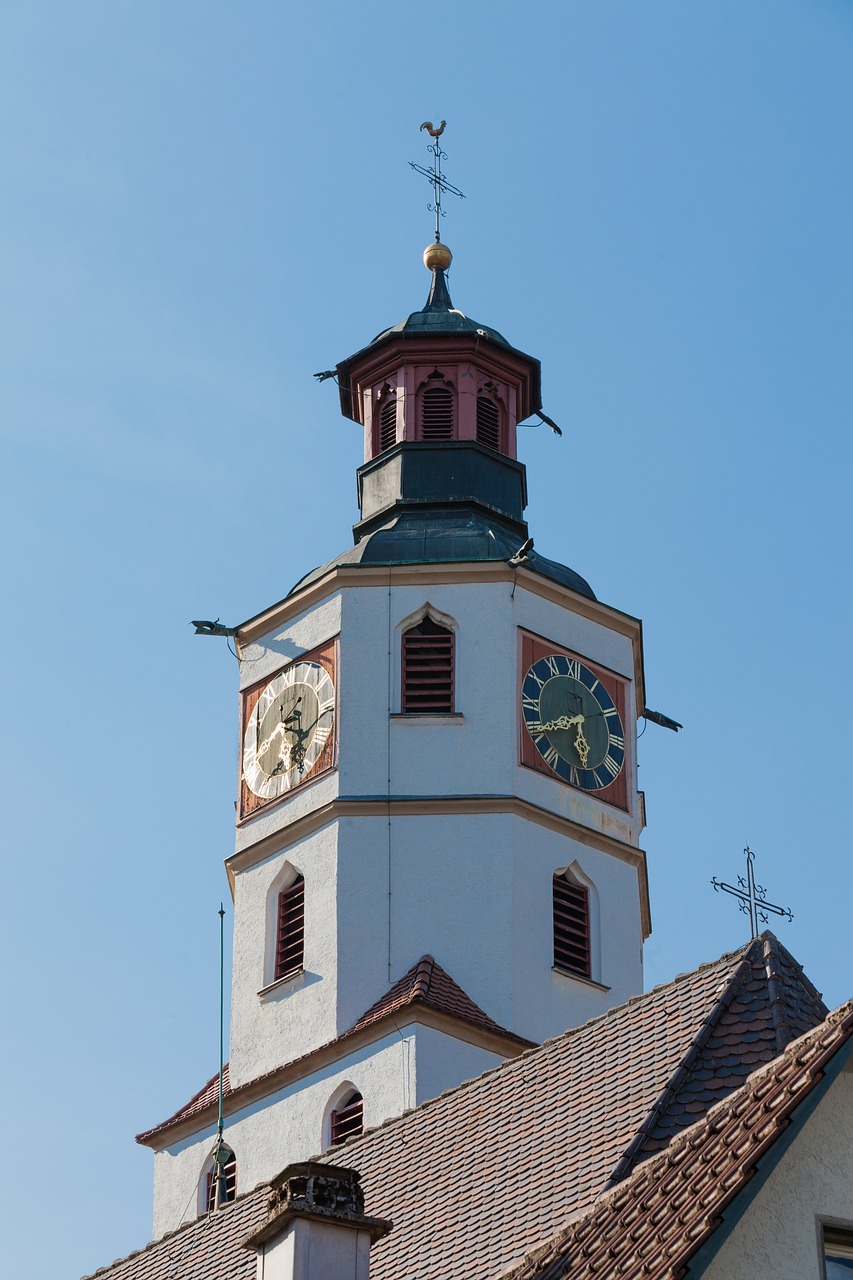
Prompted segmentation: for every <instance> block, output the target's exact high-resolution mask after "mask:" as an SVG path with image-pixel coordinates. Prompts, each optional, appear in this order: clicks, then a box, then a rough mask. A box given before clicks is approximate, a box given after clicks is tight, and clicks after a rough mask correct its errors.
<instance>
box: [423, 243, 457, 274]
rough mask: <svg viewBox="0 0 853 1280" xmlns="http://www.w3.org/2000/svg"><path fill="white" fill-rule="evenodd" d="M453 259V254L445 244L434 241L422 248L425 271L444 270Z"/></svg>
mask: <svg viewBox="0 0 853 1280" xmlns="http://www.w3.org/2000/svg"><path fill="white" fill-rule="evenodd" d="M452 261H453V254H452V253H451V252H450V250H449V249H448V247H447V245H446V244H441V243H440V242H438V241H436V242H435V243H434V244H428V245H427V247H426V248H425V249H424V266H425V267H426V269H427V271H446V270H447V268H448V267H449V266H450V264H451V262H452Z"/></svg>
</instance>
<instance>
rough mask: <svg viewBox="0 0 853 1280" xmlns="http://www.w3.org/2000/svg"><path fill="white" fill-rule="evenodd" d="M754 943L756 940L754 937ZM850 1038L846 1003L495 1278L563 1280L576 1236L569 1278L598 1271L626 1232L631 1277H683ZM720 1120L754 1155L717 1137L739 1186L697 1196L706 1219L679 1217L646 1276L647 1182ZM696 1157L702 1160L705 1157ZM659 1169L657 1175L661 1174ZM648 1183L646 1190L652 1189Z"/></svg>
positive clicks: (653, 1209)
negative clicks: (775, 1093)
mask: <svg viewBox="0 0 853 1280" xmlns="http://www.w3.org/2000/svg"><path fill="white" fill-rule="evenodd" d="M759 941H763V940H762V939H759ZM851 1037H853V1000H848V1001H847V1002H846V1003H845V1004H843V1005H840V1006H839V1008H838V1009H836V1010H834V1011H833V1012H832V1013H829V1014H827V1016H826V1018H825V1019H824V1020H823V1021H822V1022H820V1023H818V1024H817V1026H815V1027H812V1028H811V1029H810V1030H809V1031H806V1032H804V1033H803V1034H802V1035H801V1036H798V1037H797V1038H796V1039H795V1040H792V1041H791V1042H790V1044H789V1045H788V1046H787V1047H786V1049H785V1050H784V1051H783V1052H782V1053H781V1054H778V1055H777V1056H776V1057H775V1058H773V1059H772V1060H771V1061H770V1062H767V1063H764V1064H763V1065H762V1066H761V1067H759V1068H758V1069H757V1070H756V1071H755V1072H753V1074H752V1075H751V1076H750V1077H749V1078H748V1080H746V1081H745V1082H744V1084H742V1085H741V1087H740V1088H739V1089H737V1090H735V1092H734V1093H732V1094H730V1095H729V1097H727V1098H723V1099H721V1100H720V1101H719V1102H717V1103H715V1104H714V1106H712V1107H711V1108H710V1110H709V1111H708V1112H706V1114H705V1115H704V1116H703V1117H702V1118H701V1120H698V1121H696V1122H695V1124H693V1125H691V1126H690V1127H689V1128H687V1129H684V1130H683V1131H682V1132H681V1133H679V1134H677V1135H676V1136H675V1137H674V1138H673V1140H672V1142H671V1143H670V1144H669V1146H667V1147H666V1148H664V1150H662V1151H659V1152H656V1153H655V1154H654V1155H653V1156H652V1157H651V1158H650V1159H649V1160H647V1161H645V1162H644V1163H643V1164H642V1165H641V1166H640V1167H639V1168H638V1169H636V1170H634V1172H633V1173H632V1175H631V1177H630V1179H628V1180H627V1181H623V1182H621V1183H619V1184H617V1185H616V1186H614V1187H612V1188H610V1190H609V1191H607V1192H606V1193H605V1194H604V1195H602V1196H600V1197H599V1198H598V1199H597V1200H595V1201H594V1202H593V1203H592V1204H591V1205H589V1206H588V1207H587V1208H586V1209H585V1210H583V1211H582V1212H581V1213H579V1214H576V1215H574V1216H573V1217H572V1218H571V1219H570V1220H569V1221H568V1222H566V1223H565V1224H564V1226H563V1227H562V1228H561V1229H560V1231H558V1232H556V1233H555V1234H554V1235H553V1236H552V1237H551V1239H550V1240H547V1241H546V1242H545V1243H544V1244H542V1245H540V1246H538V1247H537V1248H535V1249H533V1250H531V1251H530V1252H529V1253H528V1254H527V1255H526V1257H524V1258H522V1259H521V1261H520V1262H517V1263H514V1264H511V1265H510V1266H509V1267H507V1268H506V1269H504V1270H503V1271H502V1272H501V1273H500V1277H499V1280H534V1277H541V1280H558V1277H559V1278H560V1280H562V1278H563V1277H567V1276H568V1275H569V1274H570V1272H569V1271H568V1270H567V1268H568V1267H569V1266H570V1265H572V1259H571V1258H569V1257H567V1256H566V1252H565V1251H566V1250H567V1249H568V1248H569V1247H570V1246H571V1242H572V1235H573V1234H575V1233H577V1245H578V1247H579V1253H580V1256H579V1257H578V1259H577V1264H579V1265H572V1271H571V1274H572V1275H575V1274H579V1273H580V1268H582V1269H583V1275H591V1274H593V1273H594V1272H597V1271H598V1269H599V1266H600V1262H598V1259H600V1258H601V1255H602V1251H606V1252H607V1255H608V1257H610V1258H616V1257H617V1256H618V1253H617V1252H616V1249H617V1245H616V1242H614V1240H613V1238H612V1234H616V1235H617V1239H618V1238H619V1236H622V1235H624V1234H625V1233H626V1232H627V1233H628V1234H629V1237H630V1240H631V1245H632V1251H631V1255H630V1258H631V1266H632V1267H634V1268H635V1270H633V1271H632V1272H631V1273H630V1274H639V1272H640V1270H641V1269H642V1274H643V1275H644V1276H647V1277H649V1280H654V1278H655V1277H658V1276H661V1277H662V1276H664V1275H665V1276H667V1277H669V1276H672V1275H680V1274H682V1271H683V1269H684V1268H685V1267H686V1266H687V1264H688V1263H689V1261H690V1260H691V1258H692V1257H693V1256H694V1255H695V1253H696V1251H697V1250H698V1249H699V1248H700V1246H701V1245H702V1244H703V1243H704V1242H705V1241H706V1240H707V1239H708V1238H709V1237H710V1235H711V1234H712V1233H713V1231H714V1230H715V1229H716V1227H717V1226H718V1225H719V1221H720V1215H721V1214H722V1212H723V1211H724V1209H725V1208H726V1207H727V1206H728V1204H730V1203H731V1201H732V1200H733V1199H734V1197H735V1196H736V1195H737V1194H738V1192H739V1191H740V1189H741V1187H742V1183H743V1181H744V1180H745V1179H746V1177H748V1176H751V1175H750V1174H749V1173H748V1172H747V1171H748V1170H750V1169H753V1168H754V1166H756V1165H757V1163H758V1161H759V1160H760V1159H761V1157H762V1156H763V1155H764V1154H766V1152H767V1150H769V1148H770V1147H771V1146H772V1145H773V1143H774V1142H775V1141H776V1140H777V1138H778V1137H779V1136H780V1134H781V1133H782V1132H784V1130H785V1129H786V1128H787V1124H788V1120H789V1117H790V1115H791V1114H792V1113H793V1112H794V1111H795V1110H796V1108H797V1107H798V1106H799V1105H800V1104H801V1102H802V1101H803V1100H804V1099H805V1098H806V1097H808V1095H809V1094H810V1093H811V1092H812V1091H813V1090H814V1088H815V1087H816V1086H817V1085H819V1084H820V1082H821V1081H822V1080H823V1079H824V1078H825V1068H826V1066H827V1065H828V1063H829V1062H830V1061H831V1059H832V1058H833V1057H834V1056H835V1054H836V1053H837V1052H838V1051H839V1050H840V1049H841V1048H842V1047H843V1046H844V1045H845V1044H846V1043H848V1042H849V1041H850V1039H851ZM794 1068H800V1069H801V1071H800V1073H799V1074H798V1075H797V1076H796V1077H795V1078H794V1079H793V1080H790V1079H786V1072H787V1071H788V1069H794ZM774 1073H776V1075H777V1081H776V1083H777V1084H778V1085H779V1087H780V1089H783V1090H784V1092H783V1099H782V1101H781V1102H780V1103H779V1104H778V1105H776V1106H770V1104H769V1102H768V1099H767V1093H766V1077H768V1076H773V1074H774ZM750 1108H752V1109H755V1108H762V1109H763V1110H764V1111H768V1112H769V1113H772V1117H773V1128H772V1129H771V1131H770V1132H769V1133H768V1128H770V1125H769V1124H768V1125H757V1124H756V1123H755V1121H753V1122H752V1123H751V1124H749V1125H747V1117H748V1113H749V1111H750ZM727 1119H728V1120H733V1121H740V1122H741V1123H742V1125H743V1127H745V1128H746V1127H748V1128H749V1129H750V1130H751V1131H752V1132H753V1133H754V1134H755V1135H756V1138H757V1141H756V1144H755V1147H754V1149H750V1150H749V1152H748V1153H745V1152H744V1147H743V1144H742V1143H736V1142H734V1140H733V1139H729V1140H725V1139H723V1142H724V1144H725V1146H726V1153H727V1156H728V1157H729V1158H730V1162H736V1161H737V1160H738V1159H743V1160H744V1161H745V1164H744V1166H743V1168H742V1169H738V1167H737V1164H735V1167H734V1172H735V1173H740V1174H741V1175H742V1176H741V1180H740V1183H739V1182H738V1181H737V1180H733V1179H732V1173H731V1171H730V1172H729V1173H728V1175H727V1176H726V1177H725V1178H724V1179H723V1180H722V1181H723V1182H724V1185H723V1186H722V1190H721V1193H720V1202H719V1203H717V1204H710V1205H709V1204H708V1201H709V1193H708V1192H707V1191H703V1194H702V1196H701V1197H699V1198H698V1199H696V1200H695V1203H696V1204H697V1205H698V1204H701V1206H702V1207H703V1208H704V1211H705V1216H706V1221H705V1222H704V1223H701V1224H700V1226H701V1229H699V1230H697V1228H696V1227H694V1228H693V1229H692V1230H690V1229H689V1224H687V1223H685V1222H684V1221H683V1214H681V1215H679V1216H678V1221H677V1226H678V1230H679V1233H680V1238H681V1241H682V1243H681V1245H680V1247H679V1248H672V1247H670V1248H668V1249H667V1250H666V1254H665V1260H662V1268H663V1267H665V1270H664V1269H661V1270H660V1271H658V1270H653V1269H652V1265H651V1264H650V1263H649V1262H648V1260H647V1259H643V1258H642V1257H639V1256H638V1253H637V1250H638V1249H639V1248H641V1247H642V1245H643V1244H644V1243H645V1242H646V1241H647V1239H648V1234H649V1229H645V1230H644V1226H645V1224H644V1222H643V1219H642V1215H643V1212H644V1208H645V1212H646V1213H647V1214H651V1215H653V1216H654V1218H655V1220H656V1221H657V1218H658V1216H659V1213H660V1209H659V1206H657V1205H656V1204H655V1202H654V1191H655V1188H654V1185H653V1184H654V1182H655V1180H656V1178H658V1177H659V1178H660V1180H661V1181H663V1179H664V1178H665V1177H666V1170H671V1171H673V1172H674V1173H676V1174H677V1171H678V1170H679V1168H680V1167H681V1166H683V1165H684V1164H685V1155H686V1151H685V1148H686V1149H688V1150H689V1149H690V1148H692V1149H693V1150H694V1151H696V1152H698V1151H699V1150H700V1148H701V1147H702V1146H703V1143H707V1142H708V1141H709V1140H713V1138H714V1137H715V1136H717V1135H719V1134H720V1132H721V1131H722V1130H724V1129H725V1127H726V1120H727ZM702 1158H703V1159H707V1156H705V1157H702ZM662 1170H663V1171H664V1172H663V1173H661V1171H662ZM649 1184H652V1187H651V1189H650V1188H649ZM638 1195H641V1201H642V1203H641V1205H640V1207H639V1208H638V1209H637V1210H635V1211H633V1212H630V1211H629V1213H628V1214H627V1215H625V1221H624V1224H623V1223H622V1222H621V1221H618V1220H617V1222H616V1223H615V1224H614V1232H613V1233H612V1234H611V1236H610V1237H608V1236H607V1233H606V1232H605V1231H603V1230H602V1229H601V1228H602V1226H604V1227H606V1226H607V1213H608V1210H611V1209H612V1207H613V1206H617V1207H618V1209H619V1210H622V1209H624V1208H626V1207H629V1206H630V1201H631V1199H632V1197H633V1198H635V1199H636V1198H637V1196H638ZM620 1216H621V1215H620ZM638 1219H639V1220H638ZM709 1223H710V1224H711V1225H709ZM596 1227H597V1229H596ZM586 1229H588V1232H589V1234H590V1235H591V1236H593V1239H592V1240H591V1242H590V1243H586V1241H585V1237H584V1235H583V1234H582V1233H583V1232H584V1231H585V1230H586ZM657 1229H658V1227H657V1226H656V1225H655V1223H652V1227H651V1230H657ZM607 1274H608V1276H611V1275H615V1274H616V1272H614V1271H613V1270H611V1269H608V1271H607ZM620 1274H623V1275H628V1274H629V1273H628V1272H625V1271H620Z"/></svg>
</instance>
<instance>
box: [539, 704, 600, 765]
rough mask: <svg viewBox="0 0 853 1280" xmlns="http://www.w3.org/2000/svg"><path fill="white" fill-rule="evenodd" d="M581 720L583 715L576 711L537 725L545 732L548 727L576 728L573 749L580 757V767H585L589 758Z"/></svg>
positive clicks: (587, 744) (582, 720)
mask: <svg viewBox="0 0 853 1280" xmlns="http://www.w3.org/2000/svg"><path fill="white" fill-rule="evenodd" d="M583 722H584V716H583V715H581V714H580V713H578V715H576V716H559V717H558V719H556V720H549V721H548V722H547V724H543V725H540V726H539V727H540V729H543V730H544V731H545V732H546V733H547V731H548V730H549V729H571V728H576V729H577V733H576V734H575V750H576V751H577V753H578V755H579V757H580V762H581V768H582V769H585V768H586V762H587V760H588V759H589V743H588V742H587V740H586V738H585V737H584V732H583Z"/></svg>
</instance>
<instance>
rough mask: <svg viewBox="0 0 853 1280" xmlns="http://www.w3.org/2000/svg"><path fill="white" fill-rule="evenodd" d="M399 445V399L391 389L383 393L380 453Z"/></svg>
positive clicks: (380, 417) (380, 416) (380, 413)
mask: <svg viewBox="0 0 853 1280" xmlns="http://www.w3.org/2000/svg"><path fill="white" fill-rule="evenodd" d="M396 443H397V397H396V395H395V394H394V392H393V391H392V390H391V388H390V387H388V388H386V389H385V391H383V393H382V408H381V409H380V410H379V450H378V452H379V453H384V452H385V450H386V449H390V448H391V446H392V445H394V444H396Z"/></svg>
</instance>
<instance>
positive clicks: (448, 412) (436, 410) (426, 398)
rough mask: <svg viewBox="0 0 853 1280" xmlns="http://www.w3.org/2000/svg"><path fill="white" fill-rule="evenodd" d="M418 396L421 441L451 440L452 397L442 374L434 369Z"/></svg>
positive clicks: (450, 389)
mask: <svg viewBox="0 0 853 1280" xmlns="http://www.w3.org/2000/svg"><path fill="white" fill-rule="evenodd" d="M427 384H428V385H427V386H425V387H424V389H423V390H422V391H421V394H420V418H419V423H418V426H419V433H420V439H421V440H452V439H453V420H454V407H455V406H454V395H453V390H452V388H451V387H450V386H449V385H448V384H447V383H446V382H445V380H444V374H442V373H439V372H438V370H437V369H436V370H435V372H434V373H431V374H430V375H429V377H428V378H427Z"/></svg>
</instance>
